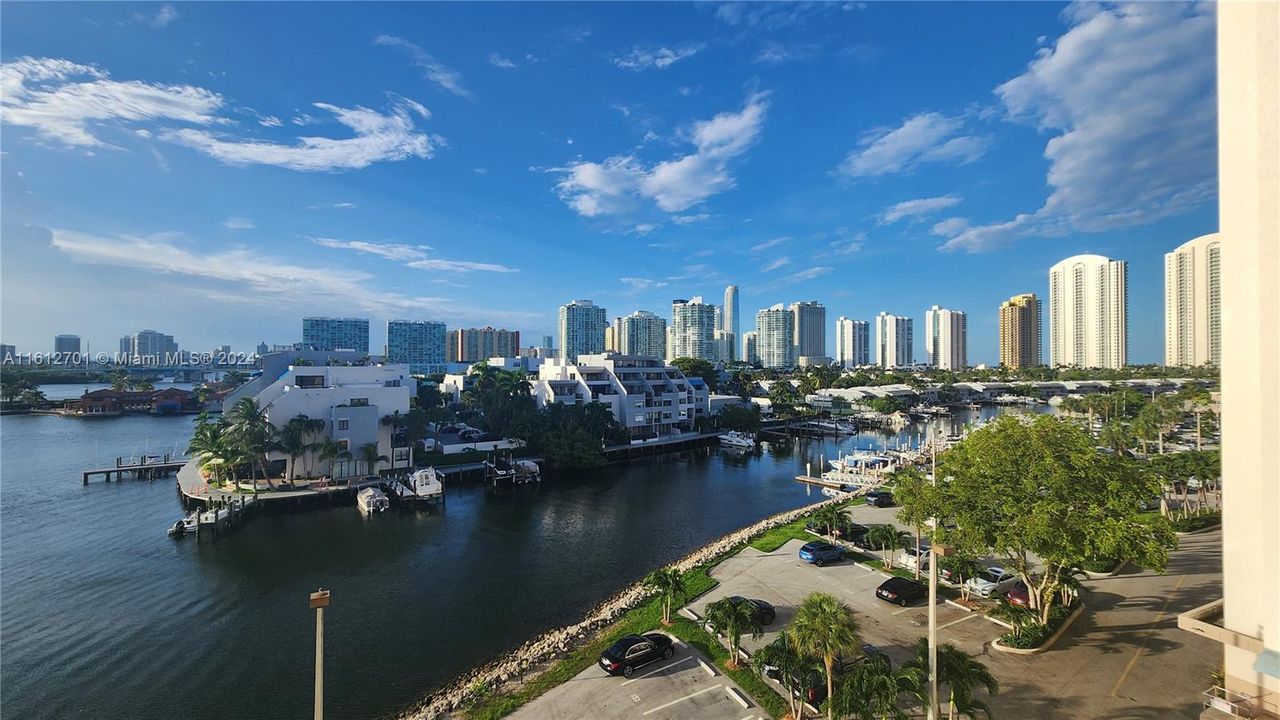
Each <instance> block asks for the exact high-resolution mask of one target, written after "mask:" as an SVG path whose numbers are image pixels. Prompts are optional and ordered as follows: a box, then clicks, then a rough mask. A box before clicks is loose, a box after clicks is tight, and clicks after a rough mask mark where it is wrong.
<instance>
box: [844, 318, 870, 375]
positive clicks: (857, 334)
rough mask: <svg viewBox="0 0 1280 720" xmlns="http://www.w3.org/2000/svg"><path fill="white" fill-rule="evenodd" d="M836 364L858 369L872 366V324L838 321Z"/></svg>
mask: <svg viewBox="0 0 1280 720" xmlns="http://www.w3.org/2000/svg"><path fill="white" fill-rule="evenodd" d="M836 364H837V365H839V366H841V367H845V368H851V367H858V366H859V365H870V364H871V324H870V323H868V322H867V321H866V320H850V319H849V318H847V317H843V316H841V317H840V318H839V319H837V320H836Z"/></svg>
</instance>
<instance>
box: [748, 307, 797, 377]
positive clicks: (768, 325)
mask: <svg viewBox="0 0 1280 720" xmlns="http://www.w3.org/2000/svg"><path fill="white" fill-rule="evenodd" d="M794 322H795V319H794V315H793V314H792V312H791V311H790V310H788V309H786V308H785V307H783V306H782V303H778V304H777V305H774V306H772V307H769V308H766V309H764V310H761V311H759V312H757V313H756V354H757V355H758V356H759V357H760V364H761V365H763V366H765V367H775V368H786V367H792V366H793V365H795V355H794V352H795V346H794V345H793V342H794V338H793V337H792V336H793V334H794Z"/></svg>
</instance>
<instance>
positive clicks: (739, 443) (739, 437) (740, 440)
mask: <svg viewBox="0 0 1280 720" xmlns="http://www.w3.org/2000/svg"><path fill="white" fill-rule="evenodd" d="M717 437H718V438H719V440H720V444H721V445H723V446H725V447H735V448H754V447H755V446H756V436H755V435H752V434H751V433H745V432H738V431H737V430H730V431H729V432H725V433H720V435H719V436H717Z"/></svg>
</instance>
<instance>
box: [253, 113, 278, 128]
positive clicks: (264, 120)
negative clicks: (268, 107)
mask: <svg viewBox="0 0 1280 720" xmlns="http://www.w3.org/2000/svg"><path fill="white" fill-rule="evenodd" d="M258 124H259V125H261V126H262V127H282V126H283V125H284V123H283V122H282V121H281V120H280V118H278V117H276V116H275V115H263V116H262V117H260V118H258Z"/></svg>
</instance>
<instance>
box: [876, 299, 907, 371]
mask: <svg viewBox="0 0 1280 720" xmlns="http://www.w3.org/2000/svg"><path fill="white" fill-rule="evenodd" d="M911 325H912V323H911V318H909V317H902V316H901V315H890V314H889V313H887V312H882V313H880V314H879V315H877V316H876V364H877V365H879V366H880V367H883V368H894V367H908V366H910V365H913V364H915V353H914V351H913V349H912V343H913V342H914V339H913V338H912V335H911Z"/></svg>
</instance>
